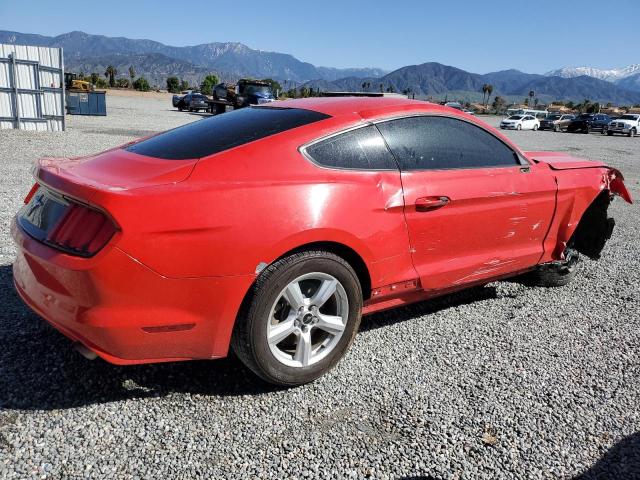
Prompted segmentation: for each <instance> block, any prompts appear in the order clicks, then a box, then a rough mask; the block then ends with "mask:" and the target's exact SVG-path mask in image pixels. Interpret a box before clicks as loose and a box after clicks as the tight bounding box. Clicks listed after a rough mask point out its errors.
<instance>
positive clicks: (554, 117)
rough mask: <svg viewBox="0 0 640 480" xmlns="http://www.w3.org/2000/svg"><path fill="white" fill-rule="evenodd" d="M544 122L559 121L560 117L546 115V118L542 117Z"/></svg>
mask: <svg viewBox="0 0 640 480" xmlns="http://www.w3.org/2000/svg"><path fill="white" fill-rule="evenodd" d="M544 119H545V120H559V119H560V115H547V116H546V117H544Z"/></svg>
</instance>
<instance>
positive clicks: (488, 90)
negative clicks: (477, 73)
mask: <svg viewBox="0 0 640 480" xmlns="http://www.w3.org/2000/svg"><path fill="white" fill-rule="evenodd" d="M492 93H493V85H491V84H490V83H488V84H487V102H486V103H485V104H484V105H485V107H486V106H487V105H489V99H490V98H491V94H492Z"/></svg>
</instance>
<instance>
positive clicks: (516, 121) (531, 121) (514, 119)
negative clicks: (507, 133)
mask: <svg viewBox="0 0 640 480" xmlns="http://www.w3.org/2000/svg"><path fill="white" fill-rule="evenodd" d="M500 128H502V129H503V130H504V129H505V128H506V129H509V130H538V128H540V120H538V119H537V118H536V117H534V116H533V115H511V116H510V117H509V118H505V119H504V120H502V122H500Z"/></svg>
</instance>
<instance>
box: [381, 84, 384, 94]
mask: <svg viewBox="0 0 640 480" xmlns="http://www.w3.org/2000/svg"><path fill="white" fill-rule="evenodd" d="M382 92H384V85H382V84H380V93H382Z"/></svg>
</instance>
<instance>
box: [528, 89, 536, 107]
mask: <svg viewBox="0 0 640 480" xmlns="http://www.w3.org/2000/svg"><path fill="white" fill-rule="evenodd" d="M535 96H536V92H534V91H533V90H529V98H530V99H531V100H533V97H535ZM531 100H529V105H531Z"/></svg>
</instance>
